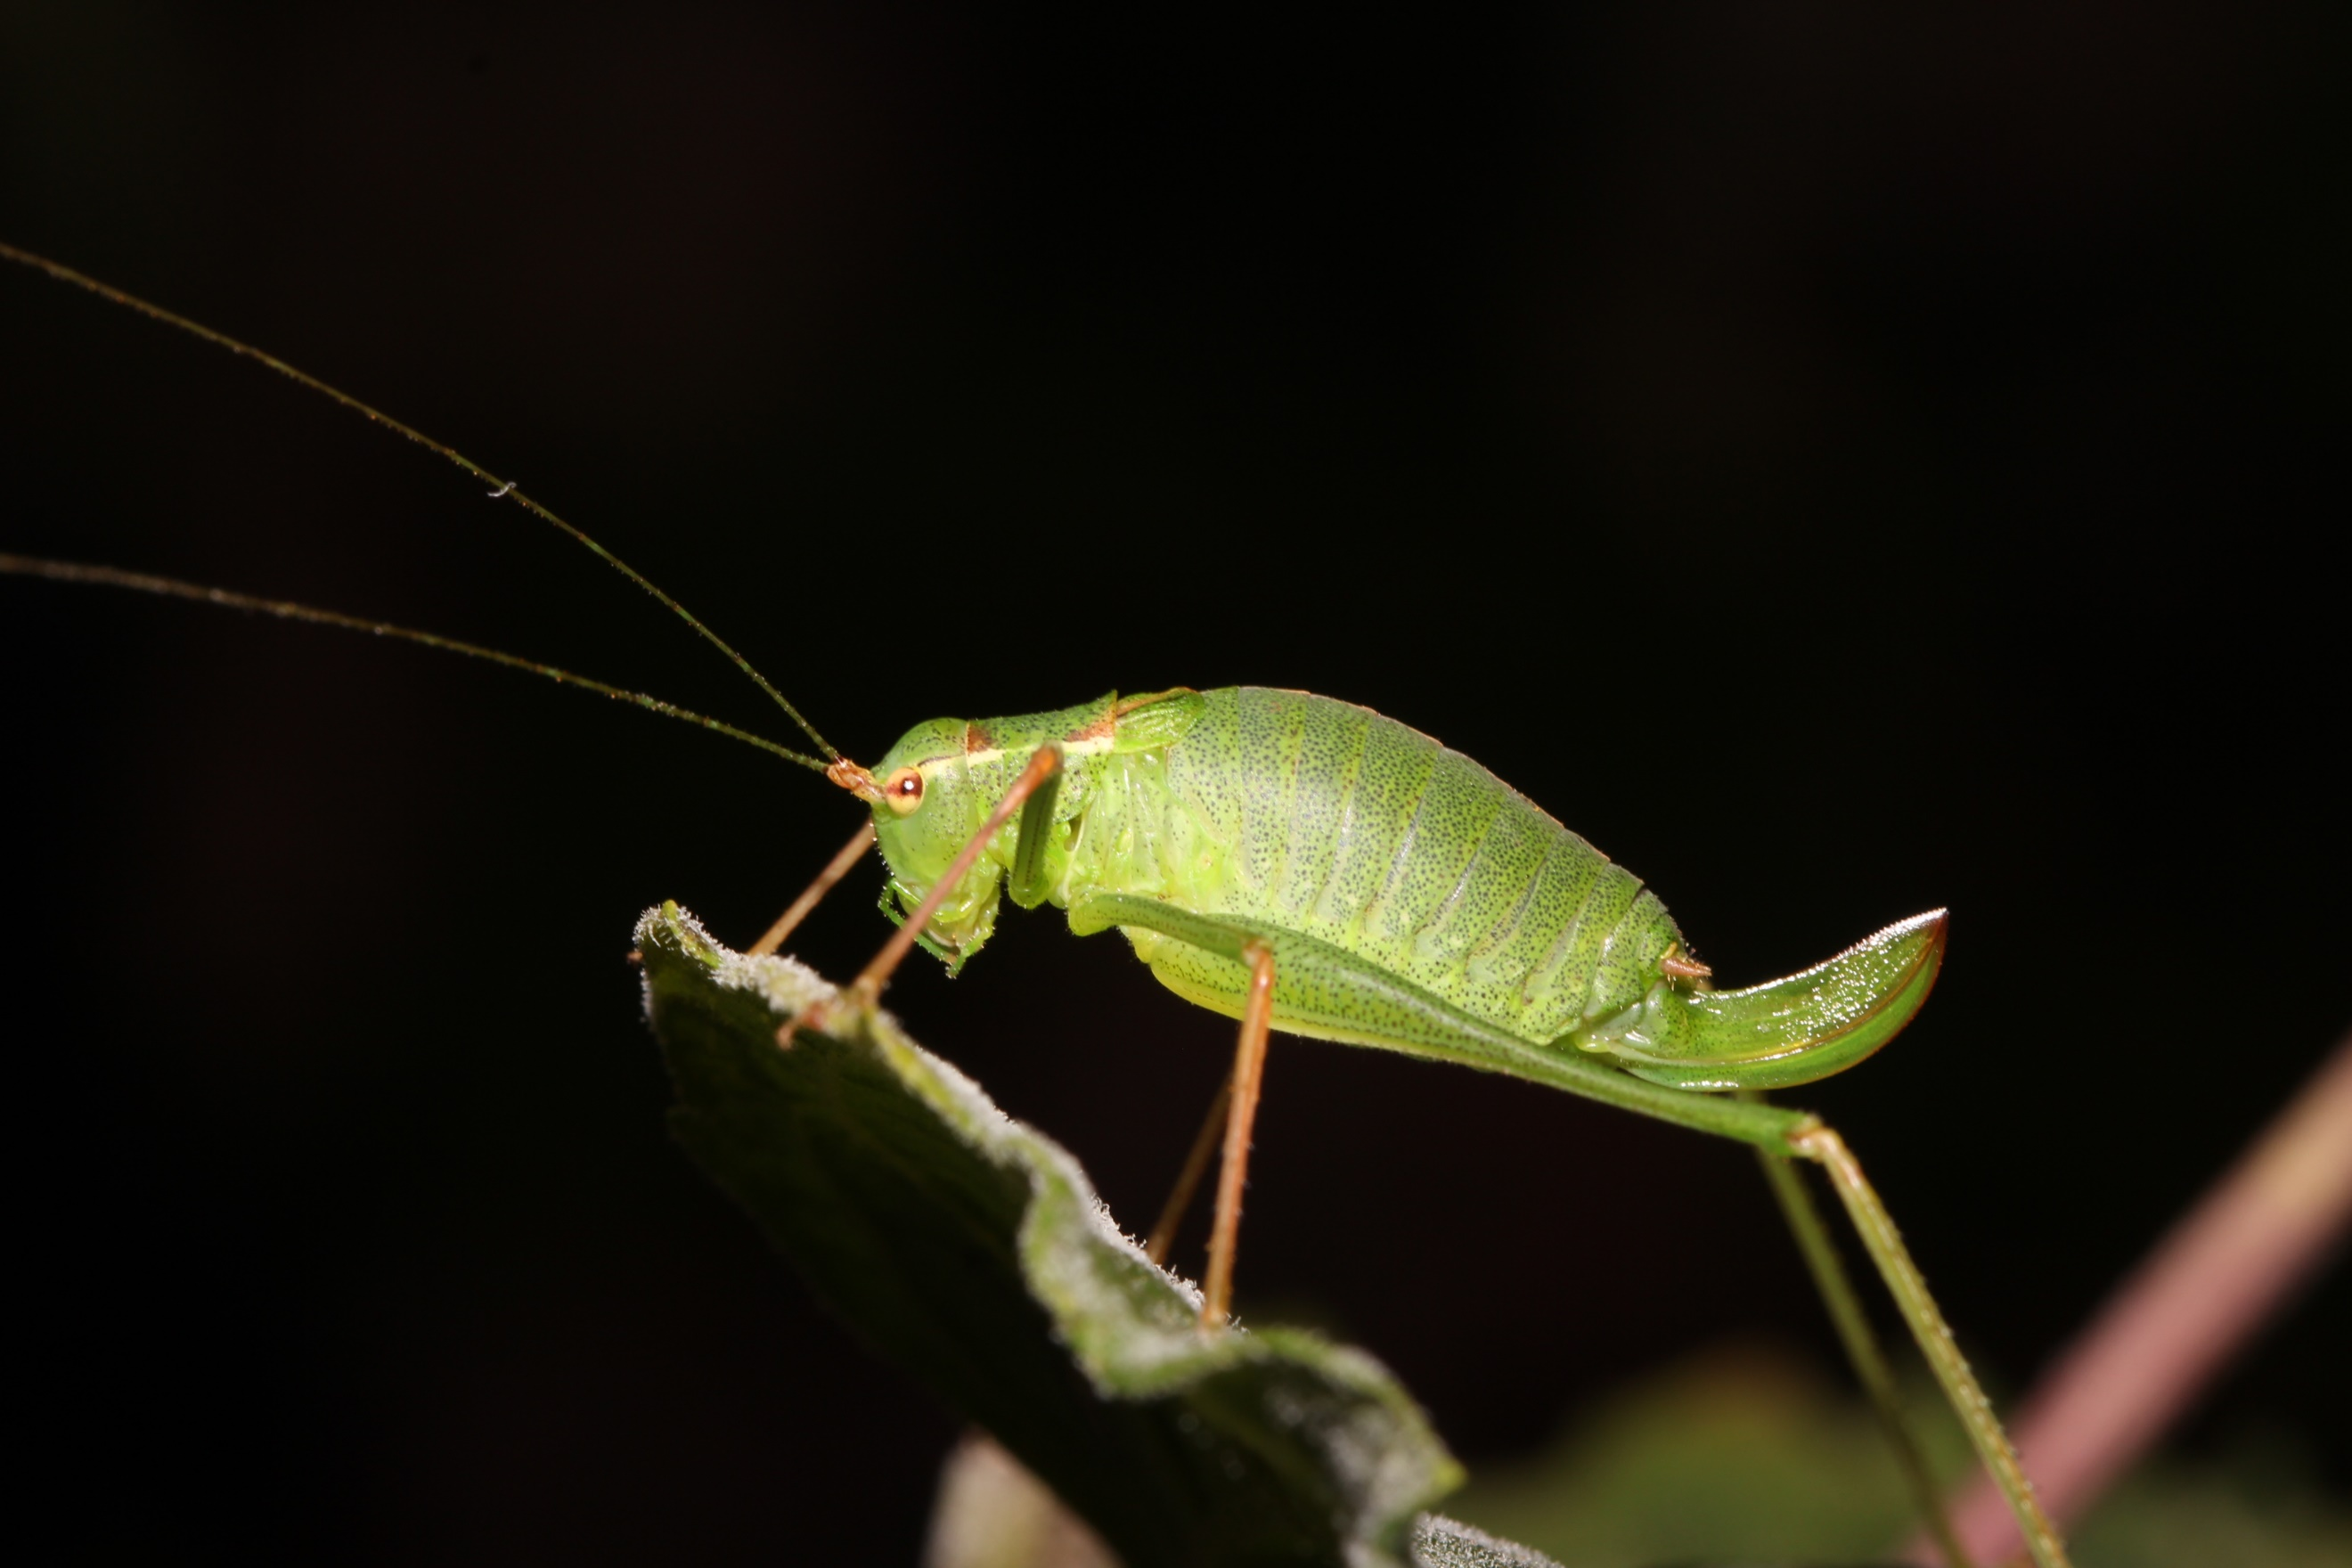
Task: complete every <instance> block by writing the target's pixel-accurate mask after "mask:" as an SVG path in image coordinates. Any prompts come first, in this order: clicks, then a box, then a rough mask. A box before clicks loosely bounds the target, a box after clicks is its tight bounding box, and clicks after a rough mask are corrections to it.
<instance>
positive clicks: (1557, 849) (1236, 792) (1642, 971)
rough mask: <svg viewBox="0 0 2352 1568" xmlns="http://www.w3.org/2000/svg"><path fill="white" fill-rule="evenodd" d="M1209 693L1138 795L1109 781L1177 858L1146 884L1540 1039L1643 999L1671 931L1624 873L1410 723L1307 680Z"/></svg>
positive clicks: (1147, 837) (1145, 764) (1147, 763)
mask: <svg viewBox="0 0 2352 1568" xmlns="http://www.w3.org/2000/svg"><path fill="white" fill-rule="evenodd" d="M1205 695H1206V697H1207V706H1206V708H1205V710H1203V712H1202V715H1201V717H1200V720H1199V721H1198V722H1196V723H1195V724H1194V725H1193V726H1192V729H1191V730H1190V731H1188V732H1187V733H1186V734H1185V735H1184V737H1183V739H1182V740H1181V742H1177V743H1176V744H1174V745H1172V746H1171V747H1169V748H1167V750H1166V751H1165V752H1163V753H1158V754H1155V755H1153V756H1151V757H1149V758H1145V759H1139V760H1138V762H1137V763H1136V764H1135V765H1136V766H1137V767H1138V768H1139V770H1140V769H1147V768H1148V769H1149V770H1150V773H1151V774H1152V775H1153V777H1152V778H1151V781H1150V786H1151V787H1139V788H1136V789H1133V790H1119V791H1117V792H1116V793H1117V794H1118V795H1120V796H1122V797H1124V798H1123V799H1122V801H1121V807H1122V808H1123V809H1122V811H1121V815H1128V814H1130V813H1132V814H1135V815H1136V816H1152V817H1154V818H1157V820H1156V821H1154V822H1152V823H1150V825H1149V826H1148V827H1147V826H1146V825H1145V824H1143V823H1141V822H1136V823H1135V824H1134V826H1137V827H1142V828H1145V831H1143V832H1142V833H1140V834H1139V840H1141V841H1149V842H1150V843H1153V844H1156V845H1159V846H1161V847H1163V848H1164V852H1165V853H1166V854H1167V855H1168V856H1170V857H1181V859H1182V864H1181V866H1175V865H1171V867H1170V868H1168V869H1167V870H1165V871H1164V872H1163V871H1155V872H1154V873H1152V875H1151V879H1152V880H1155V881H1158V882H1159V883H1160V886H1159V887H1157V888H1154V889H1150V890H1152V891H1156V892H1162V893H1167V892H1174V893H1176V894H1177V896H1178V897H1179V898H1180V899H1181V901H1184V902H1186V903H1188V904H1192V905H1193V906H1194V907H1196V908H1198V909H1200V910H1202V912H1204V913H1227V914H1235V915H1243V916H1248V917H1255V918H1258V919H1264V920H1270V921H1277V922H1279V923H1280V924H1282V925H1284V926H1286V927H1289V928H1291V929H1293V930H1296V931H1303V932H1305V933H1307V934H1308V935H1311V936H1315V937H1318V938H1319V939H1321V940H1322V941H1325V942H1330V943H1332V944H1333V945H1335V946H1338V947H1341V948H1344V949H1346V950H1348V951H1349V952H1355V953H1358V954H1360V955H1361V956H1363V957H1364V958H1367V959H1369V960H1370V961H1371V962H1372V963H1376V964H1378V965H1379V966H1381V968H1383V969H1385V970H1387V971H1389V972H1391V973H1395V974H1398V975H1402V976H1403V977H1405V978H1407V979H1410V980H1412V982H1413V983H1415V984H1418V985H1421V986H1423V988H1425V989H1427V990H1429V991H1431V992H1433V993H1434V994H1437V995H1438V996H1440V997H1442V998H1444V1000H1445V1001H1448V1002H1450V1003H1453V1004H1454V1005H1456V1006H1458V1007H1461V1008H1462V1009H1463V1010H1464V1011H1465V1012H1468V1013H1470V1014H1472V1015H1473V1016H1476V1017H1479V1018H1482V1019H1485V1020H1486V1021H1487V1022H1489V1023H1491V1024H1494V1025H1496V1026H1500V1027H1502V1028H1506V1029H1508V1030H1510V1031H1511V1032H1513V1033H1514V1034H1517V1035H1518V1036H1520V1037H1523V1038H1525V1039H1528V1040H1532V1041H1536V1042H1538V1043H1544V1042H1549V1041H1552V1040H1555V1039H1557V1038H1559V1037H1560V1036H1562V1035H1565V1034H1567V1033H1568V1032H1569V1031H1570V1030H1571V1029H1573V1028H1575V1027H1576V1026H1578V1025H1579V1024H1580V1023H1582V1022H1583V1021H1584V1020H1586V1019H1588V1018H1592V1017H1596V1016H1604V1015H1607V1014H1611V1013H1614V1012H1616V1011H1618V1010H1619V1009H1621V1008H1622V1007H1625V1006H1628V1005H1632V1004H1633V1002H1635V1001H1638V1000H1639V999H1640V998H1641V996H1642V994H1643V992H1644V991H1645V990H1646V989H1647V988H1648V986H1649V985H1650V984H1651V983H1652V982H1653V981H1654V980H1655V979H1656V978H1657V973H1658V960H1659V959H1660V957H1661V956H1662V955H1664V952H1665V951H1666V949H1667V948H1668V946H1669V945H1671V944H1673V943H1674V942H1676V941H1678V940H1679V933H1678V932H1677V931H1676V930H1675V923H1674V921H1673V919H1672V917H1670V916H1669V915H1668V914H1667V913H1666V910H1665V907H1664V905H1663V904H1661V903H1659V902H1658V900H1657V899H1656V898H1655V897H1654V896H1653V895H1652V894H1651V893H1649V892H1648V891H1646V890H1645V889H1643V887H1642V884H1641V882H1640V881H1639V879H1636V878H1634V877H1633V876H1632V875H1630V874H1629V873H1627V872H1625V871H1623V870H1621V869H1620V868H1617V867H1615V866H1613V865H1612V864H1611V863H1610V861H1609V858H1608V857H1606V856H1604V855H1602V854H1601V852H1600V851H1599V850H1597V849H1595V848H1593V847H1592V846H1591V845H1590V844H1588V843H1586V842H1585V841H1584V840H1583V839H1582V838H1580V837H1577V836H1576V835H1575V834H1573V833H1571V832H1570V831H1569V830H1568V829H1567V828H1565V827H1563V826H1560V825H1559V823H1558V822H1556V821H1554V820H1553V819H1552V818H1551V817H1550V816H1547V815H1546V814H1545V813H1543V812H1542V811H1540V810H1538V809H1537V807H1536V806H1535V805H1532V804H1531V803H1530V802H1529V801H1528V799H1527V797H1526V796H1524V795H1520V794H1519V793H1518V792H1517V790H1514V789H1512V788H1511V787H1510V786H1509V785H1508V784H1504V783H1503V781H1502V780H1500V779H1498V778H1496V776H1495V775H1494V774H1492V773H1488V772H1487V771H1486V769H1485V768H1483V767H1480V766H1479V765H1478V764H1477V763H1475V762H1472V761H1471V760H1470V759H1469V758H1468V757H1465V756H1464V755H1462V754H1461V753H1460V752H1451V751H1448V750H1446V749H1445V748H1444V746H1441V745H1439V744H1438V743H1437V742H1435V741H1433V740H1432V739H1430V738H1429V737H1428V736H1426V735H1424V734H1422V733H1421V732H1420V731H1417V730H1412V729H1410V728H1408V727H1407V726H1405V725H1402V724H1400V723H1398V722H1397V721H1395V720H1393V719H1385V718H1382V717H1381V715H1380V714H1378V713H1374V712H1372V711H1370V710H1368V709H1363V708H1359V707H1356V706H1355V705H1353V704H1352V703H1347V702H1340V701H1336V700H1332V699H1330V698H1328V697H1315V696H1310V695H1308V694H1307V693H1305V692H1297V691H1274V690H1267V689H1263V688H1257V687H1241V688H1237V689H1226V690H1222V691H1212V692H1208V693H1206V694H1205ZM1143 782H1144V781H1143V780H1142V779H1141V778H1140V777H1139V778H1138V779H1137V780H1136V783H1137V784H1139V785H1140V784H1143ZM1220 857H1221V858H1220ZM1171 883H1172V884H1173V885H1171ZM1139 890H1143V889H1139Z"/></svg>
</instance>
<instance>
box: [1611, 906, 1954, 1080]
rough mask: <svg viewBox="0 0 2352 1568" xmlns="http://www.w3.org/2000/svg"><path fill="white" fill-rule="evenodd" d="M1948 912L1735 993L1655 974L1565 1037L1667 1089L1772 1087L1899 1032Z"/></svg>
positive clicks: (1919, 999)
mask: <svg viewBox="0 0 2352 1568" xmlns="http://www.w3.org/2000/svg"><path fill="white" fill-rule="evenodd" d="M1948 923H1949V922H1948V915H1947V912H1946V911H1945V910H1929V911H1928V912H1927V913H1926V914H1923V915H1914V916H1912V917H1911V918H1910V919H1909V920H1906V921H1897V922H1896V923H1895V924H1894V925H1891V926H1888V927H1887V928H1886V929H1885V931H1878V932H1875V933H1874V934H1873V935H1870V936H1867V937H1864V939H1863V940H1862V941H1860V942H1856V943H1854V944H1853V946H1852V947H1850V948H1847V949H1846V950H1845V951H1844V952H1841V953H1839V954H1838V955H1837V956H1836V957H1834V958H1832V959H1829V960H1827V961H1826V962H1824V963H1817V964H1815V965H1814V966H1813V967H1812V968H1811V969H1808V970H1806V971H1804V972H1803V973H1800V974H1791V975H1790V976H1788V977H1787V978H1785V979H1781V980H1772V981H1767V982H1766V983H1765V984H1761V985H1751V986H1749V987H1748V988H1747V989H1746V990H1744V991H1693V990H1685V989H1683V988H1681V987H1678V986H1676V985H1675V984H1672V983H1671V982H1669V981H1666V980H1664V979H1662V980H1660V981H1659V982H1658V983H1657V984H1654V985H1652V986H1651V987H1650V989H1649V991H1648V992H1647V993H1645V994H1643V998H1642V1000H1641V1001H1639V1002H1636V1003H1634V1004H1633V1005H1632V1006H1630V1007H1627V1008H1625V1009H1623V1010H1622V1012H1620V1013H1618V1014H1616V1015H1615V1016H1612V1017H1609V1018H1606V1019H1603V1020H1601V1022H1600V1023H1598V1024H1594V1025H1592V1026H1589V1027H1587V1028H1584V1029H1581V1030H1579V1031H1578V1032H1577V1034H1576V1035H1575V1036H1574V1037H1573V1043H1574V1044H1576V1045H1577V1046H1579V1047H1582V1048H1583V1049H1585V1050H1590V1051H1597V1052H1600V1053H1602V1054H1604V1055H1606V1056H1607V1057H1608V1058H1610V1059H1611V1060H1612V1061H1614V1062H1615V1063H1616V1064H1617V1065H1618V1066H1620V1067H1622V1068H1624V1069H1625V1070H1626V1071H1628V1072H1630V1073H1633V1074H1634V1075H1635V1076H1636V1077H1639V1078H1644V1079H1649V1080H1650V1081H1651V1082H1652V1083H1661V1084H1665V1085H1668V1086H1670V1087H1672V1088H1675V1089H1782V1088H1786V1087H1788V1086H1789V1085H1790V1084H1800V1083H1811V1082H1812V1081H1813V1080H1814V1079H1820V1078H1827V1077H1828V1076H1829V1075H1830V1074H1832V1073H1834V1072H1842V1071H1843V1070H1844V1069H1845V1068H1850V1067H1852V1066H1853V1065H1854V1063H1856V1062H1858V1061H1861V1060H1862V1059H1864V1058H1865V1057H1868V1056H1869V1055H1870V1054H1871V1053H1872V1052H1874V1051H1875V1050H1877V1049H1878V1047H1881V1046H1883V1045H1885V1043H1886V1042H1887V1041H1889V1040H1891V1039H1893V1038H1894V1037H1895V1036H1896V1035H1897V1034H1899V1033H1901V1032H1902V1029H1903V1026H1905V1025H1906V1024H1908V1023H1909V1022H1910V1021H1911V1018H1912V1016H1913V1015H1914V1014H1916V1013H1917V1012H1918V1010H1919V1005H1920V1004H1921V1003H1923V1002H1925V1001H1926V1000H1927V993H1928V992H1929V991H1930V990H1932V989H1933V988H1934V986H1935V984H1936V974H1937V971H1938V970H1939V969H1941V968H1942V966H1943V962H1944V941H1945V933H1946V931H1947V930H1948Z"/></svg>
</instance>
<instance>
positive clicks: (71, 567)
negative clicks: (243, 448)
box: [0, 554, 826, 773]
mask: <svg viewBox="0 0 2352 1568" xmlns="http://www.w3.org/2000/svg"><path fill="white" fill-rule="evenodd" d="M0 573H11V574H16V575H17V576H21V577H47V578H48V579H49V580H50V581H51V582H56V583H93V584H100V585H102V586H105V587H109V588H129V589H131V591H133V592H134V593H140V594H158V595H163V597H164V598H167V599H192V600H194V601H195V602H196V603H197V604H200V605H220V606H222V607H223V608H225V609H231V610H251V611H253V612H254V613H256V614H257V615H264V616H278V618H279V619H280V620H288V621H309V622H310V623H311V624H312V625H314V626H341V627H343V628H344V629H345V630H347V631H354V632H366V633H367V634H369V635H370V636H371V637H398V638H399V639H401V640H402V641H404V642H413V643H422V644H424V645H425V647H437V648H440V649H443V650H444V651H446V652H448V653H462V654H464V655H465V656H466V657H467V658H482V659H488V661H489V662H490V663H492V664H503V665H505V666H506V667H507V668H509V669H521V670H528V671H530V673H531V674H533V675H538V676H543V677H545V678H546V679H549V680H552V681H555V682H557V683H558V684H560V685H563V686H577V687H580V688H581V689H583V690H588V691H593V692H595V693H596V694H597V695H599V696H602V697H610V698H612V699H613V700H614V701H616V702H631V703H635V705H636V706H637V707H639V708H643V709H645V710H646V711H648V712H652V713H658V714H660V715H661V716H662V717H663V718H665V719H679V720H683V721H686V722H687V723H688V724H699V725H701V726H702V727H703V728H704V729H706V730H709V731H715V732H717V733H719V734H721V735H725V736H727V737H728V738H729V739H730V740H736V741H740V742H743V743H744V744H745V745H747V746H757V747H759V748H760V750H761V751H763V752H773V753H774V754H775V755H777V756H779V757H782V758H783V759H784V761H786V762H788V763H799V764H800V765H801V766H802V767H804V768H811V769H814V770H815V771H816V772H818V773H824V772H826V767H825V764H824V763H823V762H822V761H820V760H819V759H817V758H815V757H812V756H810V755H808V754H807V753H806V752H795V751H793V749H792V748H791V747H789V746H780V745H778V744H777V743H776V742H773V741H771V740H769V739H768V738H767V737H766V736H765V735H754V734H753V733H751V731H749V730H739V729H737V728H736V727H735V726H734V725H732V724H730V723H727V722H725V721H722V720H718V719H713V718H711V717H710V716H709V714H707V713H697V712H696V711H695V710H693V709H691V708H681V707H679V706H678V705H677V703H675V702H665V701H663V700H661V699H660V698H658V697H648V696H646V694H645V693H644V692H642V691H631V690H628V689H625V688H624V687H619V686H610V685H607V684H606V683H604V681H601V680H592V679H589V678H588V677H587V676H584V675H574V674H573V673H572V671H570V670H568V669H559V668H556V667H555V666H554V665H551V664H541V663H538V662H537V661H535V660H532V659H528V658H517V657H516V656H515V655H513V654H510V653H500V652H499V650H498V649H496V648H494V647H479V646H478V645H477V644H474V643H469V642H459V641H458V640H457V638H456V637H441V636H438V635H437V634H436V633H433V632H420V631H417V630H415V628H414V627H411V626H394V625H393V624H392V623H391V622H389V621H371V620H368V619H366V618H364V617H363V616H346V615H344V614H342V613H341V611H337V610H320V609H314V608H313V607H311V606H310V605H297V604H294V603H292V602H290V601H289V600H285V599H262V598H257V597H255V596H254V595H251V594H235V593H231V592H230V591H229V590H228V589H226V588H207V587H205V586H204V585H203V584H200V583H183V582H181V581H180V580H179V579H177V578H175V577H154V576H150V575H149V574H146V573H144V572H124V571H121V569H119V568H117V567H113V566H91V565H86V564H84V563H81V562H79V561H50V560H46V559H44V558H42V557H40V556H37V555H6V554H0Z"/></svg>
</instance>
